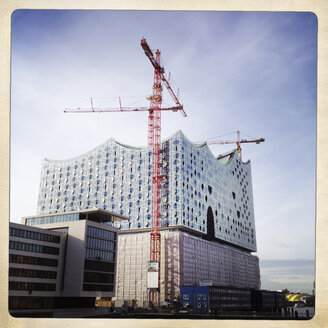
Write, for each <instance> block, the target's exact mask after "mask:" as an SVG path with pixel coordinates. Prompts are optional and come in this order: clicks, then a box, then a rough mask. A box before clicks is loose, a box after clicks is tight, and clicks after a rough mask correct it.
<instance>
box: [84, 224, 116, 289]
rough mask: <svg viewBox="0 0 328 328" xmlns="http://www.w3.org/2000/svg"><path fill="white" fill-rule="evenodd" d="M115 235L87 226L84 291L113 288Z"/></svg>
mask: <svg viewBox="0 0 328 328" xmlns="http://www.w3.org/2000/svg"><path fill="white" fill-rule="evenodd" d="M116 237H117V234H116V232H113V231H108V230H105V229H99V228H96V227H92V226H89V225H88V226H87V228H86V255H85V258H86V259H85V263H84V277H83V290H84V291H113V290H114V277H115V263H114V262H115V249H116Z"/></svg>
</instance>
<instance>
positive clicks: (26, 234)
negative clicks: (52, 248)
mask: <svg viewBox="0 0 328 328" xmlns="http://www.w3.org/2000/svg"><path fill="white" fill-rule="evenodd" d="M9 234H10V236H13V237H20V238H27V239H35V240H40V241H46V242H49V243H57V244H58V243H60V236H54V235H49V234H45V233H40V232H35V231H29V230H23V229H17V228H9Z"/></svg>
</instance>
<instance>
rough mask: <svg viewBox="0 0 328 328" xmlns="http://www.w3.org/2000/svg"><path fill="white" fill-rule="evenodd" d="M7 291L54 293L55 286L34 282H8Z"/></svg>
mask: <svg viewBox="0 0 328 328" xmlns="http://www.w3.org/2000/svg"><path fill="white" fill-rule="evenodd" d="M9 290H28V291H33V290H35V291H43V292H54V291H56V284H45V283H40V282H39V283H36V282H24V281H9Z"/></svg>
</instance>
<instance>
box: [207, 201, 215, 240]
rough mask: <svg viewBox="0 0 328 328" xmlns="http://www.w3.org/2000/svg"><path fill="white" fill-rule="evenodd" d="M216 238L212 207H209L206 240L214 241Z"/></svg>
mask: <svg viewBox="0 0 328 328" xmlns="http://www.w3.org/2000/svg"><path fill="white" fill-rule="evenodd" d="M214 238H215V235H214V216H213V211H212V207H211V206H209V207H208V209H207V236H206V239H208V240H213V239H214Z"/></svg>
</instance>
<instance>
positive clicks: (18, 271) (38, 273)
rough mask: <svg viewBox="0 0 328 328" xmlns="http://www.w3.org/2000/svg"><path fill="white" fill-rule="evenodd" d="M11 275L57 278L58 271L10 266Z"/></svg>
mask: <svg viewBox="0 0 328 328" xmlns="http://www.w3.org/2000/svg"><path fill="white" fill-rule="evenodd" d="M9 276H10V277H29V278H42V279H56V278H57V272H56V271H44V270H32V269H22V268H9Z"/></svg>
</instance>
